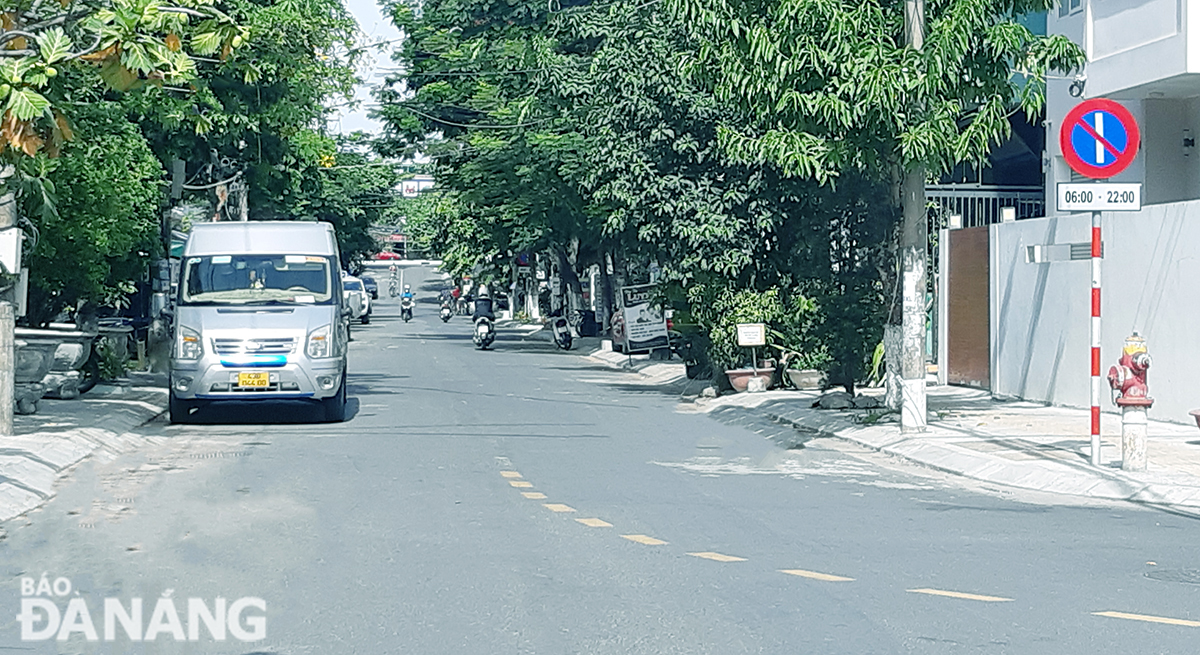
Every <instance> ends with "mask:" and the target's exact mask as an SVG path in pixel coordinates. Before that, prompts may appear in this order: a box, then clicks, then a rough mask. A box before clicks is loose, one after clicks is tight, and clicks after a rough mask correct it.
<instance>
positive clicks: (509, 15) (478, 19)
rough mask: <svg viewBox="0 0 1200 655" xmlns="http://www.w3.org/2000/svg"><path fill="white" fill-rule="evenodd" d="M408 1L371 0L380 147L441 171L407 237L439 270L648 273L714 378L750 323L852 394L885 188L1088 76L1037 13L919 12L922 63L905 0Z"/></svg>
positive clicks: (863, 354)
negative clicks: (687, 320)
mask: <svg viewBox="0 0 1200 655" xmlns="http://www.w3.org/2000/svg"><path fill="white" fill-rule="evenodd" d="M416 4H417V3H415V2H410V1H407V0H389V1H387V2H385V3H384V6H385V7H386V8H387V10H388V11H389V12H390V13H391V15H392V17H393V20H394V22H396V24H397V26H398V27H400V28H401V30H402V31H403V32H404V33H405V34H406V35H408V36H409V38H408V39H406V41H405V44H404V46H403V48H402V50H401V53H400V55H399V56H398V58H397V63H398V64H399V67H400V69H401V71H402V72H401V73H399V74H397V75H396V76H395V77H393V78H391V79H389V80H388V84H386V85H385V86H384V87H382V88H381V89H379V90H378V92H377V97H378V99H379V101H380V104H381V108H380V110H379V115H380V116H381V117H382V118H383V119H384V121H385V122H386V124H387V125H388V138H387V139H386V140H385V141H384V143H383V144H382V146H381V147H382V148H383V149H384V151H385V152H387V153H390V154H395V155H402V154H403V155H407V154H412V153H413V152H415V151H416V150H422V151H424V152H425V153H426V154H429V155H430V156H431V157H433V159H434V162H435V164H434V172H435V175H436V176H437V179H438V184H439V187H440V188H441V189H443V190H444V196H443V198H444V199H445V202H446V203H447V205H446V206H445V208H444V209H445V210H446V211H444V212H440V211H439V212H426V215H428V216H436V217H437V218H431V219H418V220H417V221H416V222H415V224H414V225H412V226H411V227H413V228H415V233H416V234H419V235H420V237H419V238H420V239H421V240H422V241H423V242H424V243H426V244H428V245H429V246H431V247H433V248H435V249H437V251H438V252H439V253H440V254H441V255H442V256H443V257H444V258H445V259H446V260H447V262H448V267H449V268H451V269H452V270H454V271H456V272H460V273H461V272H468V271H472V270H476V269H478V268H480V267H487V266H489V265H491V266H495V265H503V264H505V263H507V261H508V257H510V256H512V255H515V254H517V253H520V252H523V251H535V250H544V249H545V250H551V251H554V252H559V251H561V252H563V253H565V259H566V260H567V261H568V263H569V264H571V265H572V266H573V267H574V268H575V270H576V271H578V272H581V271H582V270H583V268H584V267H586V266H588V265H590V264H592V263H596V262H599V261H601V258H602V256H603V255H604V254H606V253H609V254H613V255H614V256H615V257H614V260H617V259H620V260H625V261H630V262H634V263H637V264H640V265H642V266H643V267H644V265H645V264H647V263H648V262H651V261H653V262H656V263H658V264H659V265H660V268H661V270H662V274H663V279H664V292H665V295H667V296H670V297H672V298H684V299H686V306H685V307H682V308H680V309H681V310H685V311H682V312H681V316H686V315H691V316H693V317H694V318H695V320H696V322H697V323H698V324H699V325H700V326H701V327H702V328H705V329H708V330H710V331H711V336H712V341H713V346H712V353H711V354H712V356H713V358H714V360H716V361H717V363H718V364H719V365H722V366H725V365H731V364H734V363H737V362H738V359H739V358H740V357H741V354H740V353H739V352H737V351H736V349H734V350H731V349H730V347H729V343H730V339H731V338H732V337H731V335H732V332H731V330H732V328H731V327H730V326H731V325H732V323H731V321H733V322H736V321H735V320H734V319H732V318H731V316H735V315H736V316H742V315H745V316H746V317H750V316H760V317H764V318H762V319H761V320H763V321H765V322H768V323H770V324H771V325H772V326H773V330H774V332H773V335H775V336H773V338H775V339H776V345H778V346H779V347H781V348H787V349H789V350H792V351H795V352H799V353H801V355H798V356H794V357H793V360H792V361H793V363H796V364H802V365H809V366H812V367H814V368H822V369H824V370H825V371H826V373H827V374H828V379H829V380H830V381H831V382H833V383H835V384H846V385H848V386H851V385H853V384H854V383H855V381H857V380H860V379H862V378H863V376H865V375H866V374H867V370H868V366H869V362H870V354H871V351H872V349H873V347H874V345H875V344H876V343H878V342H879V340H880V335H881V333H882V326H883V322H884V320H885V318H886V315H885V311H884V310H885V308H886V307H887V306H888V303H889V301H890V300H891V299H892V296H893V292H894V281H895V272H894V271H895V267H894V250H895V249H894V247H893V246H892V245H891V244H892V242H893V239H894V235H895V228H896V225H897V222H898V219H899V215H898V211H897V204H898V203H897V195H896V194H895V193H894V191H893V190H892V188H891V184H892V182H891V180H892V179H893V176H894V174H895V173H896V172H897V171H898V170H901V169H903V168H904V167H906V166H910V165H914V164H918V163H920V164H925V165H927V166H929V167H930V168H931V169H934V170H936V169H937V168H938V167H948V166H950V165H953V164H954V163H957V162H960V161H963V160H981V159H982V158H983V157H984V156H985V155H986V153H987V151H988V149H989V148H991V147H993V146H994V145H995V144H996V143H997V142H998V141H999V140H1000V139H1002V138H1003V137H1004V136H1006V135H1007V130H1008V121H1007V115H1008V112H1010V111H1012V108H1013V107H1018V108H1023V109H1024V110H1026V111H1028V112H1036V111H1037V110H1039V108H1040V106H1041V102H1042V95H1041V93H1042V89H1043V77H1042V76H1043V75H1044V74H1045V72H1046V71H1048V70H1051V69H1054V70H1066V69H1070V68H1072V67H1075V66H1077V65H1079V64H1080V63H1081V62H1082V58H1081V53H1080V52H1079V51H1078V49H1077V48H1075V47H1074V46H1071V45H1070V44H1069V42H1067V41H1065V40H1064V39H1062V38H1061V37H1050V38H1044V37H1037V36H1035V35H1032V34H1030V33H1029V32H1028V30H1026V29H1025V28H1024V27H1021V26H1020V25H1017V24H1016V23H1015V22H1014V20H1013V17H1014V16H1016V15H1019V14H1021V13H1022V12H1024V11H1029V10H1036V9H1038V8H1039V7H1041V6H1042V4H1043V3H1042V2H1041V0H1031V1H1026V0H1019V1H1018V2H1016V3H1014V2H1009V1H1008V0H947V2H942V3H933V4H930V5H928V9H927V11H928V15H929V17H930V28H929V32H930V35H929V38H928V39H927V43H926V48H925V50H924V51H922V52H920V53H918V52H917V51H915V50H913V49H912V48H909V47H906V46H905V45H904V44H903V38H902V26H903V15H902V8H903V2H900V1H899V0H887V1H886V2H884V3H882V4H880V3H866V4H863V3H853V2H849V1H847V0H831V1H826V0H819V1H814V0H784V1H783V2H780V3H761V2H757V1H756V0H715V1H714V2H710V1H709V0H669V2H668V3H666V8H667V10H665V11H664V5H663V4H660V3H645V2H636V1H634V0H628V1H626V0H618V1H616V2H605V3H586V2H579V3H566V2H563V3H557V2H555V3H551V4H550V5H547V4H546V3H544V2H539V1H537V0H509V1H507V2H504V3H494V2H489V1H488V0H428V1H426V2H421V3H420V11H417V9H416ZM1014 66H1015V67H1016V68H1017V70H1018V71H1019V72H1020V73H1021V77H1020V78H1014V77H1013V75H1012V71H1013V67H1014ZM616 255H620V256H619V257H616ZM622 273H623V271H620V270H618V274H622ZM762 303H765V304H762ZM796 303H800V304H796ZM803 303H808V304H807V305H806V304H803Z"/></svg>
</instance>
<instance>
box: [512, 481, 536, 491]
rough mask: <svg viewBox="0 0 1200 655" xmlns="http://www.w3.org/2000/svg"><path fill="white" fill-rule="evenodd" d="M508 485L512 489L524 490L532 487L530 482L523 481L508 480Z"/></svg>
mask: <svg viewBox="0 0 1200 655" xmlns="http://www.w3.org/2000/svg"><path fill="white" fill-rule="evenodd" d="M508 483H509V484H510V485H512V486H514V487H517V488H518V489H525V488H527V487H532V486H533V483H532V482H527V481H525V480H509V481H508Z"/></svg>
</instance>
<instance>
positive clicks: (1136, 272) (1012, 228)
mask: <svg viewBox="0 0 1200 655" xmlns="http://www.w3.org/2000/svg"><path fill="white" fill-rule="evenodd" d="M1090 228H1091V217H1090V215H1089V214H1076V215H1068V216H1057V217H1050V218H1044V219H1032V220H1024V221H1017V222H1015V223H1000V224H997V225H993V226H992V227H991V258H992V262H991V263H992V266H991V286H992V299H991V300H992V319H991V329H992V392H993V393H994V394H996V395H1001V396H1014V397H1019V398H1025V399H1029V400H1037V401H1045V402H1050V403H1053V404H1058V405H1067V406H1074V407H1087V406H1088V405H1090V404H1091V400H1090V386H1089V385H1090V382H1089V379H1090V378H1089V376H1088V362H1089V347H1088V344H1089V334H1088V330H1089V326H1088V323H1089V321H1088V316H1089V313H1090V309H1089V308H1090V305H1089V299H1088V297H1089V291H1088V290H1089V288H1090V266H1089V264H1088V261H1087V260H1079V261H1064V262H1052V263H1043V264H1031V263H1026V258H1025V247H1026V246H1029V245H1037V244H1049V243H1071V242H1086V241H1088V239H1089V231H1090ZM1103 230H1104V248H1105V258H1104V264H1103V276H1102V280H1103V292H1102V294H1101V302H1102V305H1101V323H1102V330H1101V331H1102V337H1103V338H1102V347H1101V364H1102V366H1101V371H1102V373H1106V372H1107V371H1108V367H1109V366H1112V365H1114V364H1115V363H1116V361H1117V359H1118V357H1119V355H1120V349H1121V346H1122V343H1123V342H1124V340H1125V337H1127V336H1128V335H1129V334H1130V333H1131V332H1133V331H1137V332H1138V333H1139V334H1141V335H1142V336H1144V337H1145V338H1146V339H1147V341H1148V346H1149V350H1150V355H1151V357H1152V358H1153V361H1154V363H1153V366H1152V367H1151V368H1150V375H1149V381H1150V395H1151V397H1153V398H1154V399H1155V400H1156V402H1155V405H1154V408H1153V409H1152V410H1151V414H1152V416H1153V417H1154V418H1156V419H1161V420H1170V421H1178V422H1184V423H1186V422H1190V421H1192V419H1191V417H1189V416H1188V414H1187V412H1188V411H1189V410H1192V409H1197V408H1200V347H1197V346H1198V345H1200V202H1194V201H1193V202H1185V203H1170V204H1163V205H1157V206H1152V207H1147V208H1145V209H1143V210H1142V211H1141V212H1132V213H1123V214H1105V215H1104V217H1103ZM1103 406H1104V407H1103V409H1104V410H1105V411H1114V410H1115V408H1114V407H1113V406H1112V404H1111V403H1110V402H1109V401H1108V400H1107V399H1106V400H1105V401H1104V403H1103Z"/></svg>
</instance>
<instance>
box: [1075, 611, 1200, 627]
mask: <svg viewBox="0 0 1200 655" xmlns="http://www.w3.org/2000/svg"><path fill="white" fill-rule="evenodd" d="M1092 614H1095V615H1096V616H1107V617H1109V618H1112V619H1129V620H1130V621H1147V622H1149V623H1166V624H1167V625H1184V626H1187V627H1189V628H1200V621H1189V620H1187V619H1171V618H1167V617H1165V616H1150V615H1148V614H1129V613H1127V612H1092Z"/></svg>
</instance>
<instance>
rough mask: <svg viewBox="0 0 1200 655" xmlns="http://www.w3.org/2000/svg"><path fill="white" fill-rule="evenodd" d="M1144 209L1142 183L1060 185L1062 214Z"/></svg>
mask: <svg viewBox="0 0 1200 655" xmlns="http://www.w3.org/2000/svg"><path fill="white" fill-rule="evenodd" d="M1141 208H1142V185H1141V184H1140V183H1133V184H1128V183H1116V182H1098V183H1096V184H1086V183H1083V184H1076V183H1070V184H1066V183H1064V184H1059V185H1058V211H1060V212H1135V211H1139V210H1141Z"/></svg>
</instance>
